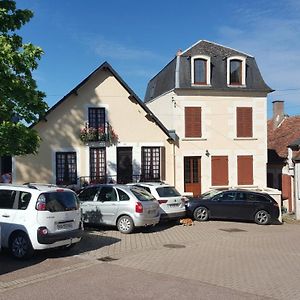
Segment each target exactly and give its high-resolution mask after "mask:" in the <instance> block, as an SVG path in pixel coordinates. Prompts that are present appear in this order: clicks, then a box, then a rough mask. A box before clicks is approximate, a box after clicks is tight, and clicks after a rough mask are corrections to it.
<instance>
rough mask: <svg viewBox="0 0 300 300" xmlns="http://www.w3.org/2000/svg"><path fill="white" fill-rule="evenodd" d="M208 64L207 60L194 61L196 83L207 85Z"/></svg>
mask: <svg viewBox="0 0 300 300" xmlns="http://www.w3.org/2000/svg"><path fill="white" fill-rule="evenodd" d="M206 63H207V61H206V60H205V59H195V60H194V83H196V84H197V83H198V84H206Z"/></svg>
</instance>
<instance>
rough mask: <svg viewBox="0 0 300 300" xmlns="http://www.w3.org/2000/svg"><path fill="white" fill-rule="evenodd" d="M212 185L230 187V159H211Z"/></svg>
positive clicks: (225, 157) (214, 157)
mask: <svg viewBox="0 0 300 300" xmlns="http://www.w3.org/2000/svg"><path fill="white" fill-rule="evenodd" d="M211 184H212V185H228V157H227V156H212V157H211Z"/></svg>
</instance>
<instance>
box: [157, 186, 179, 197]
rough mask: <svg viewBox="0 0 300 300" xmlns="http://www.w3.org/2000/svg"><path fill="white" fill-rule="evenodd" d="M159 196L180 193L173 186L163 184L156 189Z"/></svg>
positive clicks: (173, 195)
mask: <svg viewBox="0 0 300 300" xmlns="http://www.w3.org/2000/svg"><path fill="white" fill-rule="evenodd" d="M156 191H157V193H158V195H159V197H178V196H181V195H180V193H179V192H178V191H177V190H176V189H175V188H174V187H173V186H164V187H159V188H157V189H156Z"/></svg>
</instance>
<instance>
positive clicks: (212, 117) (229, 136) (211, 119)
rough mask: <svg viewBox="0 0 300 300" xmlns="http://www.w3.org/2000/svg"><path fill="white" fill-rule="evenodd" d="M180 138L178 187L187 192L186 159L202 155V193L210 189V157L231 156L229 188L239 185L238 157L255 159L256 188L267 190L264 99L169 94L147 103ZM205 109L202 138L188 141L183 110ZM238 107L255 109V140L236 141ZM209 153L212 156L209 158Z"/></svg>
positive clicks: (177, 169)
mask: <svg viewBox="0 0 300 300" xmlns="http://www.w3.org/2000/svg"><path fill="white" fill-rule="evenodd" d="M147 104H148V106H149V108H150V109H151V110H153V112H154V113H155V114H156V115H157V116H158V118H159V119H160V120H161V121H162V122H163V123H164V124H165V126H166V127H167V128H168V129H175V130H176V133H177V135H178V136H179V137H180V143H179V147H178V148H176V167H175V169H176V186H177V187H178V189H179V190H180V191H181V192H183V191H184V170H183V157H184V156H201V185H202V191H203V192H204V191H207V190H208V189H209V188H211V156H214V155H226V156H228V173H229V174H228V176H229V178H228V179H229V186H236V185H237V156H238V155H252V156H253V180H254V182H253V185H254V186H259V187H266V164H267V117H266V111H267V110H266V98H265V97H248V96H247V97H222V96H199V95H191V94H190V93H189V95H188V96H182V95H176V94H175V93H174V92H170V93H168V94H166V95H164V96H162V97H161V98H157V99H156V100H154V101H152V102H149V103H147ZM186 106H187V107H188V106H196V107H197V106H199V107H201V108H202V137H201V138H197V139H195V138H185V133H184V130H185V122H184V109H185V107H186ZM236 107H252V109H253V138H244V139H238V138H236ZM206 150H208V153H209V156H207V155H206Z"/></svg>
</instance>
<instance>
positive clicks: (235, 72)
mask: <svg viewBox="0 0 300 300" xmlns="http://www.w3.org/2000/svg"><path fill="white" fill-rule="evenodd" d="M227 85H228V86H245V85H246V58H245V57H239V56H235V57H229V58H228V59H227Z"/></svg>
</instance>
